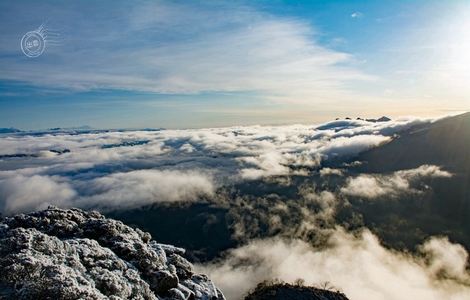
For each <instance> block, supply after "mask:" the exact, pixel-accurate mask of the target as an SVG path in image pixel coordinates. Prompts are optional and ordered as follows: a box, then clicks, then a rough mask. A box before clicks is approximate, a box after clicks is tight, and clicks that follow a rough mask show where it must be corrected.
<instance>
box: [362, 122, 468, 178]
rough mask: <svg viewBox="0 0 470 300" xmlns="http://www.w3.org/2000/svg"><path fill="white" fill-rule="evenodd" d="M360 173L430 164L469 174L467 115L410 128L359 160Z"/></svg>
mask: <svg viewBox="0 0 470 300" xmlns="http://www.w3.org/2000/svg"><path fill="white" fill-rule="evenodd" d="M359 160H361V161H365V162H366V164H365V165H364V166H363V167H362V170H363V171H368V172H378V173H379V172H384V171H395V170H402V169H411V168H416V167H418V166H420V165H424V164H431V165H439V166H443V167H445V168H446V169H448V170H450V171H454V172H459V173H464V174H468V173H470V113H465V114H462V115H458V116H453V117H448V118H445V119H441V120H438V121H436V122H434V123H431V124H428V125H424V126H422V125H421V126H418V127H414V128H412V129H411V130H408V131H406V132H403V133H401V134H400V136H399V137H398V138H396V139H395V140H393V141H392V142H390V143H388V144H386V145H384V146H382V147H378V148H375V149H372V150H370V151H368V152H366V153H364V154H363V155H361V156H360V157H359Z"/></svg>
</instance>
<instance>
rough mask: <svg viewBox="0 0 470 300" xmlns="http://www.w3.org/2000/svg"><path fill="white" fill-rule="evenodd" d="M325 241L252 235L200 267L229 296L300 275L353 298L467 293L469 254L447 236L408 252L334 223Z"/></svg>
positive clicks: (458, 297) (393, 299) (399, 299)
mask: <svg viewBox="0 0 470 300" xmlns="http://www.w3.org/2000/svg"><path fill="white" fill-rule="evenodd" d="M327 245H328V246H327V247H326V248H325V247H323V248H315V247H313V246H311V245H310V244H309V243H307V242H305V241H302V240H298V239H294V240H283V239H278V238H273V239H264V240H254V241H252V242H250V243H249V244H247V245H245V246H242V247H240V248H236V249H233V250H231V251H229V252H228V253H227V254H226V257H225V259H223V260H222V261H219V262H216V263H211V264H208V265H204V266H203V265H200V266H199V269H200V270H202V271H203V272H206V273H207V274H209V276H211V278H214V279H215V282H216V284H217V285H218V286H219V287H220V288H221V289H222V290H223V291H224V293H225V295H226V296H227V297H228V299H233V300H235V299H242V297H243V295H244V294H245V293H246V292H247V291H248V290H249V289H251V288H253V287H254V286H255V285H256V283H258V282H260V281H263V280H270V279H280V280H283V281H286V282H294V281H296V280H297V279H303V280H304V281H305V283H306V284H308V285H317V286H321V285H322V284H323V283H325V282H329V284H330V285H333V286H334V287H335V288H338V289H340V290H342V291H343V292H344V293H346V295H347V296H348V297H349V299H351V300H369V299H370V300H376V299H383V300H403V299H410V300H411V299H428V300H433V299H436V300H439V299H450V300H463V299H468V298H469V297H470V287H469V284H470V274H469V273H468V271H467V270H466V267H467V258H468V253H467V252H466V251H465V249H464V248H463V247H462V246H460V245H458V244H453V243H451V242H449V240H448V239H446V238H440V237H434V238H431V239H430V240H428V241H427V242H425V243H424V244H423V245H422V246H421V248H420V249H421V254H420V255H411V254H406V253H402V252H396V251H392V250H388V249H386V248H384V247H383V246H382V245H381V244H380V242H379V240H378V238H377V237H376V236H375V235H373V234H372V233H371V232H370V231H368V230H363V231H362V232H361V233H359V234H357V235H353V234H351V233H346V232H345V231H344V230H343V229H341V228H337V229H336V230H335V232H334V234H332V235H331V237H330V239H329V240H328V243H327Z"/></svg>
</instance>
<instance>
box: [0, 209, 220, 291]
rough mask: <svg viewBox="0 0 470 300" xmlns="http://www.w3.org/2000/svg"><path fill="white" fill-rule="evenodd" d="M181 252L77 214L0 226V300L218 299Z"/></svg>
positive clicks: (51, 212)
mask: <svg viewBox="0 0 470 300" xmlns="http://www.w3.org/2000/svg"><path fill="white" fill-rule="evenodd" d="M183 254H184V249H181V248H177V247H173V246H171V245H165V244H159V243H157V242H156V241H153V240H151V236H150V234H149V233H146V232H143V231H141V230H139V229H133V228H131V227H129V226H127V225H125V224H124V223H122V222H120V221H116V220H112V219H107V218H105V217H104V216H103V215H101V214H100V213H98V212H94V211H93V212H86V211H82V210H79V209H59V208H56V207H49V208H48V209H46V210H43V211H39V212H33V213H30V214H19V215H16V216H13V217H6V218H4V219H3V220H1V222H0V269H1V270H2V272H0V290H1V291H0V299H115V300H117V299H204V300H206V299H207V300H209V299H211V300H212V299H225V298H224V296H223V295H222V293H221V292H220V290H219V289H217V288H216V287H215V286H214V284H213V283H212V281H211V280H210V279H209V278H208V277H207V276H205V275H203V274H195V273H194V269H193V266H192V264H191V263H190V262H189V261H187V260H186V259H185V258H184V257H183V256H182V255H183Z"/></svg>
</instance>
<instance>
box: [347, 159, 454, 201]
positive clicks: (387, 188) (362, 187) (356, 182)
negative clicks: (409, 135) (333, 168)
mask: <svg viewBox="0 0 470 300" xmlns="http://www.w3.org/2000/svg"><path fill="white" fill-rule="evenodd" d="M451 176H452V174H450V173H449V172H447V171H444V170H442V169H441V168H440V167H438V166H431V165H423V166H420V167H419V168H416V169H410V170H401V171H397V172H394V173H393V174H391V175H379V174H373V175H369V174H361V175H359V176H357V177H352V178H349V179H348V180H347V184H346V186H345V187H343V188H341V192H342V193H343V194H345V195H349V196H357V197H363V198H367V199H373V198H377V197H380V196H384V195H389V196H393V195H397V194H400V193H404V192H411V191H416V189H413V187H412V184H413V183H416V182H417V181H420V180H422V179H426V178H439V177H443V178H447V177H451Z"/></svg>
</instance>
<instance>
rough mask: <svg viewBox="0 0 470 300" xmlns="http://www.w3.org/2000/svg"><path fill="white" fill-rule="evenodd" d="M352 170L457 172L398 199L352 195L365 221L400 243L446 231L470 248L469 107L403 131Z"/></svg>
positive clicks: (408, 244)
mask: <svg viewBox="0 0 470 300" xmlns="http://www.w3.org/2000/svg"><path fill="white" fill-rule="evenodd" d="M357 160H359V161H361V162H363V164H362V165H361V166H359V167H358V168H356V169H355V170H354V171H356V172H363V173H380V174H381V173H386V172H392V171H396V170H402V169H411V168H415V167H418V166H420V165H426V164H428V165H437V166H440V167H442V168H443V169H444V170H447V171H449V172H451V173H452V174H453V176H452V178H450V179H440V178H436V179H434V180H431V181H429V182H427V185H428V186H429V188H428V189H427V190H428V191H427V192H425V193H424V194H422V195H418V196H416V195H409V196H408V197H406V198H404V197H403V198H400V199H397V201H361V199H355V200H354V199H353V200H352V202H353V204H354V205H353V206H352V207H353V208H354V211H356V212H360V213H361V214H363V216H364V221H365V224H366V226H368V227H370V228H372V229H374V231H375V232H376V233H377V234H378V235H379V236H381V237H382V238H383V239H384V241H385V242H386V243H387V244H389V245H391V246H394V247H397V248H410V249H413V247H414V245H416V244H418V243H420V242H421V241H423V240H424V239H425V238H426V237H429V236H430V235H447V236H449V237H450V238H451V239H452V240H454V241H457V242H459V243H462V244H463V245H465V247H466V248H467V249H470V223H469V222H468V220H469V218H470V190H469V189H468V186H469V185H470V113H465V114H462V115H458V116H453V117H447V118H444V119H441V120H438V121H436V122H434V123H432V124H429V125H425V126H417V127H415V128H412V129H411V130H408V131H405V132H402V133H401V134H400V135H399V136H398V137H397V138H395V139H394V140H393V141H392V142H390V143H388V144H386V145H384V146H382V147H378V148H375V149H372V150H370V151H368V152H365V153H363V154H362V155H360V156H359V157H358V159H357Z"/></svg>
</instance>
